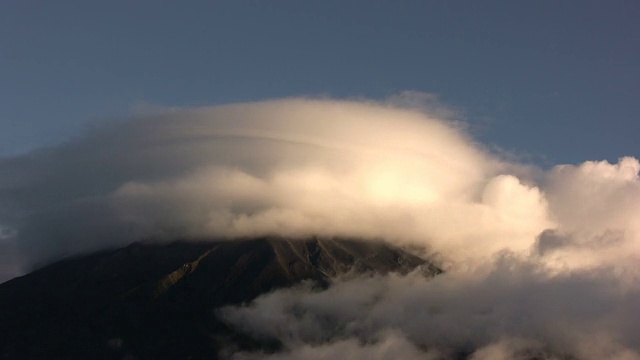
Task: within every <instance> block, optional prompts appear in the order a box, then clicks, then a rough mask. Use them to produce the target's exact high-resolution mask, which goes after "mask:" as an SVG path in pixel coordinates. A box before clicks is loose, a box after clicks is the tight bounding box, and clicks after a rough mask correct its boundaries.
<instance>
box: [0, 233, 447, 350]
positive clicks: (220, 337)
mask: <svg viewBox="0 0 640 360" xmlns="http://www.w3.org/2000/svg"><path fill="white" fill-rule="evenodd" d="M416 268H420V269H421V270H422V271H423V272H424V274H425V275H427V276H433V275H435V274H437V273H439V272H440V270H439V269H438V268H437V267H436V266H434V265H433V264H431V263H429V262H427V261H425V260H423V259H421V258H419V257H416V256H413V255H411V254H409V253H407V252H404V251H402V250H400V249H397V248H394V247H391V246H389V245H385V244H382V243H371V242H358V241H351V240H337V239H325V240H319V239H315V238H313V239H305V240H295V241H293V240H286V239H281V238H261V239H251V240H242V241H240V240H238V241H231V242H220V241H217V242H216V241H212V242H200V243H188V242H176V243H172V244H169V245H158V244H142V243H137V244H133V245H130V246H128V247H126V248H123V249H119V250H111V251H102V252H99V253H95V254H91V255H86V256H82V257H76V258H72V259H67V260H64V261H61V262H58V263H56V264H53V265H50V266H48V267H46V268H43V269H40V270H38V271H36V272H33V273H31V274H29V275H26V276H23V277H21V278H17V279H13V280H11V281H9V282H6V283H4V284H1V285H0V332H1V333H2V334H3V336H2V337H0V355H1V356H2V358H5V359H14V358H52V357H53V358H114V359H121V358H124V357H127V356H128V357H130V358H140V359H158V358H171V359H181V358H185V359H186V358H208V359H211V358H215V356H216V354H217V352H218V350H219V348H220V347H221V346H222V345H225V346H227V345H229V344H230V343H233V344H235V346H238V347H240V348H246V349H256V348H261V349H266V350H269V349H277V348H278V346H279V344H278V343H277V342H270V341H268V340H261V341H257V340H255V339H251V338H249V337H247V336H245V335H243V334H240V333H237V332H235V331H234V330H232V329H229V328H227V327H226V325H225V324H224V323H222V322H220V321H218V319H217V318H216V317H215V315H214V310H215V309H216V308H218V307H220V306H223V305H229V304H238V303H243V302H248V301H250V300H252V299H254V298H255V297H257V296H258V295H260V294H263V293H265V292H268V291H271V290H273V289H276V288H280V287H288V286H291V285H294V284H296V283H298V282H300V281H303V280H312V281H314V282H316V283H317V284H318V286H325V285H327V284H328V283H329V282H330V281H331V277H333V276H335V275H339V274H343V273H346V272H355V273H363V272H374V273H382V274H384V273H388V272H408V271H411V270H413V269H416Z"/></svg>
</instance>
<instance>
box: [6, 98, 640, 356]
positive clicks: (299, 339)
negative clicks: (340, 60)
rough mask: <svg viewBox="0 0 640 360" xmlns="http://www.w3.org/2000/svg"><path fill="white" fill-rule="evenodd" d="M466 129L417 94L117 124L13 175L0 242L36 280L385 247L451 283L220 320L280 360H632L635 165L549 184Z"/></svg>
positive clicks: (272, 300) (290, 301)
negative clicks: (404, 248) (164, 262)
mask: <svg viewBox="0 0 640 360" xmlns="http://www.w3.org/2000/svg"><path fill="white" fill-rule="evenodd" d="M457 115H459V113H457V112H456V111H455V110H452V109H451V108H448V107H446V106H442V105H440V104H439V103H438V102H437V98H435V97H433V96H430V95H424V94H418V93H403V94H401V95H400V96H397V97H395V98H392V99H390V100H389V101H386V102H382V103H379V102H371V101H338V100H313V99H285V100H275V101H265V102H256V103H244V104H232V105H225V106H216V107H210V108H197V109H167V110H166V111H164V112H153V113H149V114H148V115H147V116H141V117H137V118H134V119H130V120H127V121H120V122H113V123H111V124H107V125H104V126H103V127H101V128H99V129H96V130H94V131H92V132H91V133H89V134H86V135H85V136H84V137H82V138H79V139H76V140H73V141H70V142H68V143H66V144H63V145H60V146H57V147H53V148H48V149H42V150H39V151H36V152H33V153H30V154H26V155H22V156H18V157H13V158H4V159H0V229H1V231H0V237H1V239H0V240H2V241H3V242H5V243H11V244H13V245H15V246H17V247H18V248H19V249H20V252H21V254H22V255H23V257H24V259H25V262H26V263H25V265H26V266H31V265H33V264H35V263H38V262H41V261H50V260H51V259H53V258H55V257H57V256H61V255H66V254H73V253H78V252H82V251H88V250H93V249H97V248H101V247H105V246H116V245H122V244H125V243H128V242H131V241H136V240H139V239H143V238H155V239H160V240H162V239H175V238H185V237H187V238H198V237H204V238H227V239H233V238H235V237H242V236H257V235H270V234H277V235H284V236H308V235H321V236H322V235H326V236H349V237H359V238H364V239H371V238H375V239H384V240H386V241H390V242H393V243H399V244H410V245H412V246H418V247H421V248H424V249H425V253H427V254H429V256H436V255H437V257H438V259H439V260H440V261H441V262H442V264H443V265H444V266H445V267H446V268H447V272H446V274H445V275H442V276H439V277H437V278H436V279H434V280H432V281H427V280H425V279H422V278H420V277H419V276H417V275H415V274H414V275H409V276H406V277H400V276H395V275H392V276H388V277H374V278H365V279H350V280H336V283H335V284H334V285H333V286H332V287H330V288H329V289H327V290H326V291H323V292H314V291H311V290H310V289H308V288H304V287H302V288H297V289H290V290H282V291H279V292H275V293H273V294H269V295H266V296H264V297H262V298H259V299H258V300H256V302H255V303H253V304H251V305H250V306H247V307H241V308H232V309H226V310H225V311H224V313H223V315H224V316H225V318H226V319H227V320H228V321H229V322H230V323H231V324H233V325H234V326H237V327H239V328H243V329H245V330H246V331H248V332H250V333H252V334H254V335H257V336H269V337H276V338H278V339H280V340H281V341H283V343H284V344H285V345H286V346H287V349H288V352H286V353H283V354H277V355H268V356H272V357H275V358H287V357H289V358H299V357H305V358H320V359H321V358H328V357H334V356H335V354H337V353H349V354H352V355H353V356H352V358H358V357H360V358H376V357H374V356H377V358H380V359H384V358H388V357H389V356H392V355H389V354H392V353H403V354H405V355H406V356H405V357H406V358H415V357H420V358H424V357H425V356H427V358H429V357H432V358H434V359H435V358H447V357H456V356H460V354H461V353H454V352H456V351H458V352H460V351H462V355H464V356H470V357H471V358H474V359H487V358H505V359H507V358H514V359H518V358H527V357H532V355H531V354H534V355H535V354H538V355H535V356H538V357H541V358H545V357H546V358H554V356H560V357H562V356H564V355H566V354H569V355H572V356H577V357H578V358H587V359H590V358H593V359H595V358H616V357H617V358H621V359H623V358H629V359H635V358H638V351H639V349H638V347H637V344H638V343H640V339H638V338H637V335H635V334H638V333H640V332H639V331H638V330H640V329H638V326H637V325H636V324H637V323H640V322H638V321H633V320H634V319H633V317H632V314H638V313H640V312H639V311H638V310H639V309H638V307H637V305H636V304H638V303H640V297H639V296H638V288H639V286H638V285H639V283H638V282H639V281H640V280H639V279H640V274H639V272H638V269H637V264H638V260H640V259H638V256H639V254H640V252H639V250H640V220H638V219H640V217H638V216H637V214H639V213H640V179H639V177H638V172H639V170H640V162H639V161H638V160H637V159H636V158H633V157H625V158H622V159H620V161H619V162H618V163H617V164H610V163H608V162H606V161H602V162H596V161H587V162H584V163H582V164H577V165H559V166H556V167H554V168H552V169H550V170H548V171H545V170H542V169H538V168H535V167H533V166H528V165H524V164H518V163H515V162H514V161H512V160H511V161H507V160H505V159H503V158H501V157H500V156H498V155H495V154H493V153H491V152H489V151H487V150H486V149H485V148H484V147H483V146H482V145H480V144H478V143H476V142H474V141H473V139H472V138H470V136H469V135H468V134H467V133H466V132H465V127H464V126H462V125H461V123H460V122H457V121H455V117H456V116H457ZM452 118H454V119H452ZM250 319H259V321H258V320H256V321H253V320H250ZM635 320H637V319H635ZM327 326H328V327H329V328H327ZM558 354H559V355H558ZM236 355H237V356H244V357H247V358H252V357H255V356H267V355H265V354H236Z"/></svg>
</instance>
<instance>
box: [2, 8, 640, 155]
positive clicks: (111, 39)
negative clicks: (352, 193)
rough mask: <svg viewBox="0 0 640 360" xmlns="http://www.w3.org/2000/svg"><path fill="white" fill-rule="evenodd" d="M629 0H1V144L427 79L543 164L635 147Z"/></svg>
mask: <svg viewBox="0 0 640 360" xmlns="http://www.w3.org/2000/svg"><path fill="white" fill-rule="evenodd" d="M639 8H640V5H638V3H637V2H634V1H610V2H606V3H603V2H601V1H535V2H513V1H483V2H477V1H439V2H438V1H431V2H427V1H349V0H347V1H317V2H306V1H305V2H301V1H282V2H277V3H273V2H261V1H193V2H189V3H188V4H184V3H177V2H168V1H109V2H87V1H56V2H39V1H13V0H9V1H3V2H2V4H0V155H3V156H10V155H15V154H20V153H24V152H28V151H30V150H33V149H37V148H40V147H43V146H51V145H54V144H59V143H62V142H65V141H68V140H69V139H72V138H74V137H78V136H79V134H81V133H83V132H85V131H87V129H91V128H92V127H94V126H95V125H96V124H98V123H101V122H104V121H105V120H110V119H113V118H123V117H128V116H130V115H132V114H137V113H140V112H146V111H150V110H153V109H158V108H165V107H175V106H183V107H184V106H187V107H189V106H203V105H216V104H225V103H231V102H244V101H253V100H265V99H275V98H282V97H291V96H315V97H332V98H342V99H345V98H346V99H353V98H356V99H357V98H367V99H374V100H380V99H385V98H388V97H391V96H394V95H397V94H399V93H402V92H404V91H416V92H420V93H429V94H433V95H435V96H437V97H438V99H439V101H441V102H442V103H444V104H447V105H448V106H451V107H453V108H455V109H456V110H457V111H458V112H459V114H460V117H461V118H463V119H464V120H465V121H466V122H468V124H469V126H470V128H471V129H472V131H473V132H474V135H475V137H476V138H477V139H479V140H480V141H482V142H484V143H485V144H487V145H488V146H491V147H493V148H495V149H496V150H499V151H505V152H507V153H510V154H513V155H515V156H518V157H519V158H524V159H527V161H530V162H535V163H537V164H540V165H542V166H551V165H553V164H557V163H578V162H581V161H584V160H587V159H588V160H604V159H606V160H609V161H610V162H614V161H617V159H618V158H619V157H622V156H625V155H634V154H637V153H638V141H637V134H638V133H640V128H639V127H640V125H639V124H640V122H639V121H638V120H637V114H638V110H639V109H640V105H639V104H640V102H638V101H637V95H638V93H639V91H638V90H639V89H638V86H639V85H638V84H640V46H638V44H639V43H640V38H639V37H640V25H638V24H640V19H639V17H640V16H639V14H640V13H639V11H640V9H639Z"/></svg>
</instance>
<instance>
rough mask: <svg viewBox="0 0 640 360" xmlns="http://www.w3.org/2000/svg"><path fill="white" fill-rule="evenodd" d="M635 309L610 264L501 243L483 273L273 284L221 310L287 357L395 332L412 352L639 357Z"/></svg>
mask: <svg viewBox="0 0 640 360" xmlns="http://www.w3.org/2000/svg"><path fill="white" fill-rule="evenodd" d="M636 285H637V283H636ZM639 311H640V288H638V287H637V286H635V287H634V288H632V289H624V288H623V287H621V286H620V284H619V282H618V280H617V275H616V274H615V273H613V272H607V271H605V272H597V271H583V270H581V271H574V272H566V273H561V274H555V273H553V272H550V271H549V270H548V269H546V268H545V267H544V266H543V265H542V264H540V263H537V262H535V261H532V260H531V259H526V258H522V257H519V256H516V255H514V254H508V253H504V254H502V255H501V256H497V257H496V258H495V259H494V261H493V266H492V269H491V270H490V271H488V272H485V273H481V274H476V273H470V272H456V271H452V272H448V273H445V274H442V275H439V276H437V277H435V278H433V279H425V278H424V277H422V276H421V275H420V274H410V275H408V276H400V275H389V276H375V277H367V278H360V279H347V280H342V279H337V280H336V281H335V282H334V284H333V285H332V287H330V288H329V289H327V290H324V291H317V290H312V289H311V288H310V287H305V286H301V287H298V288H295V289H284V290H278V291H275V292H273V293H270V294H268V295H264V296H262V297H260V298H258V299H257V300H255V301H254V302H253V303H252V304H250V305H249V306H242V307H228V308H224V309H222V310H220V315H221V317H222V318H223V319H225V320H226V321H227V322H228V323H230V324H232V325H234V326H236V327H237V328H238V329H240V330H241V331H244V332H246V333H249V334H252V335H253V336H256V337H261V338H272V339H273V338H275V339H278V340H280V341H281V342H282V343H283V344H284V346H285V348H286V349H289V351H290V353H291V354H292V355H291V357H292V358H295V356H297V354H305V356H307V355H308V354H310V353H311V352H312V350H311V349H315V350H316V352H317V353H319V354H324V353H326V352H327V351H329V349H332V348H340V349H343V348H345V347H347V346H349V349H350V350H349V351H347V353H352V354H354V355H353V356H352V357H349V358H354V359H366V358H368V356H369V351H376V350H375V349H377V348H379V347H384V344H385V343H386V342H387V341H388V339H387V337H386V336H387V334H395V335H394V337H393V339H394V341H396V342H399V343H401V344H403V346H402V348H403V349H405V350H406V351H407V352H408V353H409V354H411V355H410V356H415V355H413V354H415V352H418V353H420V354H424V353H426V354H429V356H434V357H435V358H438V359H451V358H457V356H460V355H464V354H466V355H469V356H470V358H472V359H531V358H558V359H559V358H563V357H564V356H573V357H575V358H579V359H612V358H621V359H623V358H624V359H640V346H639V345H638V344H640V342H639V341H638V340H640V339H639V338H638V330H640V328H639V325H638V321H637V318H635V317H634V316H631V315H632V314H638V313H639ZM363 347H365V348H367V351H362V348H363ZM340 351H346V350H344V349H343V350H340ZM356 355H357V356H356ZM436 355H437V356H436ZM534 355H536V356H537V357H536V356H534ZM278 356H279V355H278ZM278 356H276V357H275V358H278ZM309 357H310V358H313V356H312V355H309ZM400 357H402V356H400ZM319 358H322V357H319Z"/></svg>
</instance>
